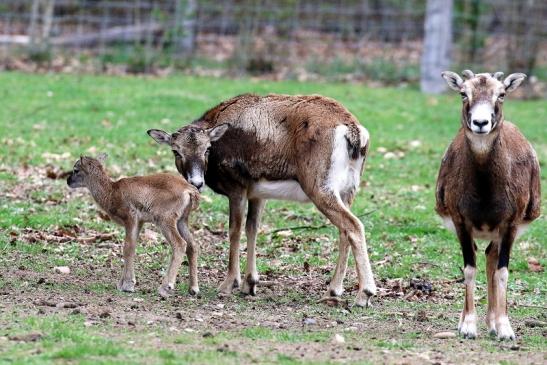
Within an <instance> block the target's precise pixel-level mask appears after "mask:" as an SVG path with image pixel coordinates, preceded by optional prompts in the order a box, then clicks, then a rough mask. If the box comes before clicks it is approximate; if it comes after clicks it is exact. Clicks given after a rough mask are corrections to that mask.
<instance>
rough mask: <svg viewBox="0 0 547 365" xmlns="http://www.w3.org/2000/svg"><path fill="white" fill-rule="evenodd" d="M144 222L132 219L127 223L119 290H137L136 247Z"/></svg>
mask: <svg viewBox="0 0 547 365" xmlns="http://www.w3.org/2000/svg"><path fill="white" fill-rule="evenodd" d="M141 227H142V223H140V222H138V221H137V220H135V219H130V220H128V222H127V223H126V224H125V241H124V244H123V271H122V276H121V278H120V281H119V283H118V290H120V291H125V292H134V291H135V283H136V280H135V248H136V245H137V238H138V236H139V231H140V229H141Z"/></svg>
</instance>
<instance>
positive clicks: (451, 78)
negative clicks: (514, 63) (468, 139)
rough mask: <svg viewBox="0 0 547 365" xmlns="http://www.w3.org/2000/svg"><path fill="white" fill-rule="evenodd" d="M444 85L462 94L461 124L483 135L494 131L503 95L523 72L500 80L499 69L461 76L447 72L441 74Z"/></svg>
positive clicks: (522, 78)
mask: <svg viewBox="0 0 547 365" xmlns="http://www.w3.org/2000/svg"><path fill="white" fill-rule="evenodd" d="M442 76H443V78H444V79H445V80H446V82H447V83H448V86H449V87H450V88H451V89H453V90H456V91H458V92H459V93H460V95H461V96H462V103H463V105H462V125H463V127H464V128H467V130H468V133H473V134H477V135H486V134H489V133H492V132H493V131H495V130H496V127H498V126H499V125H500V124H501V123H502V122H503V101H504V99H505V94H507V93H510V92H511V91H513V90H515V89H516V88H517V87H518V86H519V85H520V84H521V82H522V81H523V80H524V79H525V78H526V75H525V74H523V73H514V74H511V75H509V76H507V77H506V78H505V79H503V72H496V73H495V74H489V73H480V74H476V75H475V74H474V73H473V72H472V71H470V70H465V71H463V72H462V76H463V77H464V79H465V80H464V79H462V78H461V77H460V76H459V75H458V74H456V73H455V72H451V71H445V72H443V73H442Z"/></svg>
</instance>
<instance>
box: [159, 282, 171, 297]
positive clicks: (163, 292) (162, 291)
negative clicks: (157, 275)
mask: <svg viewBox="0 0 547 365" xmlns="http://www.w3.org/2000/svg"><path fill="white" fill-rule="evenodd" d="M173 293H174V289H173V288H171V287H170V286H169V285H162V286H160V287H159V288H158V294H159V295H160V297H162V298H163V299H167V298H169V297H170V296H172V295H173Z"/></svg>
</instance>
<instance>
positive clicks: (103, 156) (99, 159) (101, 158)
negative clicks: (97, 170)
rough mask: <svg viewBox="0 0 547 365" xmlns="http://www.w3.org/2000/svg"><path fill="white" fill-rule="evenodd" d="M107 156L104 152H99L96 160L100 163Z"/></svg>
mask: <svg viewBox="0 0 547 365" xmlns="http://www.w3.org/2000/svg"><path fill="white" fill-rule="evenodd" d="M107 158H108V155H107V154H106V153H104V152H103V153H99V155H98V156H97V160H98V161H99V162H100V163H104V162H105V161H106V159H107Z"/></svg>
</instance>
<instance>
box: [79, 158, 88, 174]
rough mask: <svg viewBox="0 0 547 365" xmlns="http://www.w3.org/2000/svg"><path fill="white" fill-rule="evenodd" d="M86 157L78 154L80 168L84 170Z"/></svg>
mask: <svg viewBox="0 0 547 365" xmlns="http://www.w3.org/2000/svg"><path fill="white" fill-rule="evenodd" d="M86 159H87V157H86V156H84V155H80V168H81V169H82V170H84V171H87V165H86Z"/></svg>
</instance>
